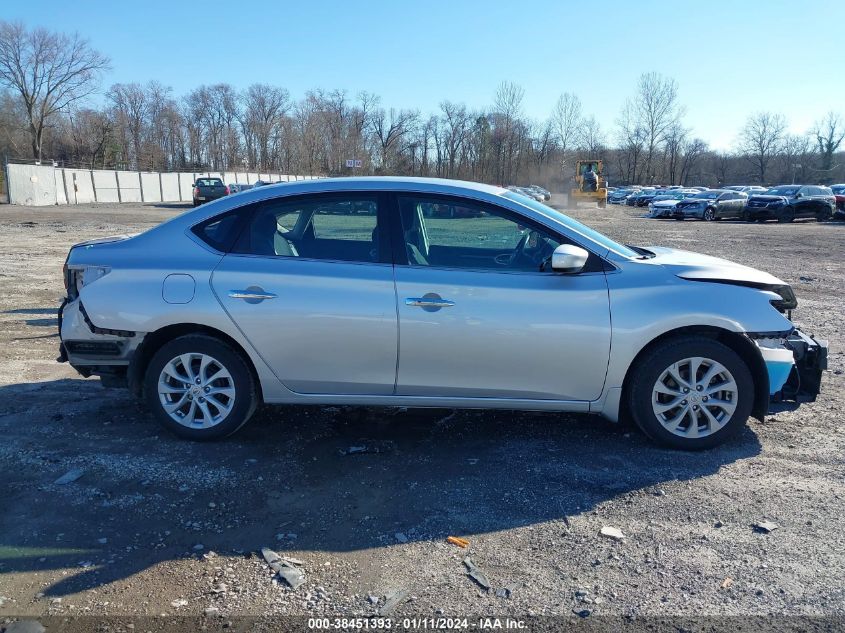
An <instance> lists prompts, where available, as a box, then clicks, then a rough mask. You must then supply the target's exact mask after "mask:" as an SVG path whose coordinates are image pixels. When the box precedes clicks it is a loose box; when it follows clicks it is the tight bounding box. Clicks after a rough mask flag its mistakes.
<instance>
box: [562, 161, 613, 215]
mask: <svg viewBox="0 0 845 633" xmlns="http://www.w3.org/2000/svg"><path fill="white" fill-rule="evenodd" d="M603 171H604V164H603V162H602V161H601V160H599V159H596V158H590V159H587V160H579V161H576V162H575V186H574V187H572V189H571V190H570V192H569V204H572V205H577V204H578V203H579V202H592V201H593V200H595V202H596V204H597V205H598V206H599V207H600V208H604V207H606V206H607V180H606V179H605V177H604V174H603Z"/></svg>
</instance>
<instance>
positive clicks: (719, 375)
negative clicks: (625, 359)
mask: <svg viewBox="0 0 845 633" xmlns="http://www.w3.org/2000/svg"><path fill="white" fill-rule="evenodd" d="M632 372H633V373H632V378H631V380H630V384H628V385H627V388H626V399H627V404H628V407H629V410H630V412H631V414H632V416H633V418H634V421H635V422H636V423H637V425H638V426H639V427H640V428H641V429H642V430H643V432H644V433H645V434H646V435H648V436H649V437H651V438H652V439H653V440H655V441H657V442H659V443H660V444H663V445H664V446H669V447H671V448H678V449H682V450H700V449H706V448H712V447H714V446H717V445H719V444H721V443H722V442H724V441H725V440H726V439H728V438H729V437H731V436H732V435H734V434H736V433H737V432H738V431H739V430H740V429H741V428H742V427H743V425H744V424H745V422H746V420H747V419H748V416H749V415H750V414H751V409H752V406H753V402H754V381H753V378H752V376H751V372H750V370H749V369H748V366H747V365H746V364H745V361H743V360H742V358H741V357H740V356H739V354H737V353H736V352H735V351H733V350H732V349H731V348H729V347H727V346H726V345H724V344H722V343H720V342H719V341H716V340H713V339H710V338H706V337H701V336H685V337H679V338H673V339H669V340H666V341H664V342H663V343H661V344H659V345H657V346H656V347H655V348H654V349H652V350H650V351H649V352H648V353H647V354H646V355H645V356H644V357H643V358H641V359H640V360H639V362H638V363H637V366H636V367H634V368H633V369H632Z"/></svg>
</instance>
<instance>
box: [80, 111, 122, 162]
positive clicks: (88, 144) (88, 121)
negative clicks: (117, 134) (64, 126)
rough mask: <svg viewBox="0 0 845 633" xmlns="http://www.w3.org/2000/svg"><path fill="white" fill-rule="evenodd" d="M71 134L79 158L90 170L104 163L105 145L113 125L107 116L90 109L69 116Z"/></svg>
mask: <svg viewBox="0 0 845 633" xmlns="http://www.w3.org/2000/svg"><path fill="white" fill-rule="evenodd" d="M70 126H71V133H72V135H73V140H74V142H75V144H76V151H77V152H78V154H79V157H80V158H84V161H85V162H86V163H87V164H88V166H89V168H90V169H94V168H95V167H96V166H97V160H98V159H100V162H99V164H100V165H104V164H105V162H106V154H107V147H106V146H107V144H108V143H109V142H110V141H111V140H112V133H113V131H114V130H113V125H112V122H111V120H110V119H109V117H108V116H106V115H105V114H103V113H102V112H98V111H97V110H91V109H82V110H79V111H77V112H75V113H74V114H72V115H71V116H70Z"/></svg>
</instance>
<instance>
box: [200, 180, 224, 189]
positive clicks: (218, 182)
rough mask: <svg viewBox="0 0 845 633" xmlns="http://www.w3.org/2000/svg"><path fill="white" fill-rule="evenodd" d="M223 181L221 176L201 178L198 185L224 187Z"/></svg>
mask: <svg viewBox="0 0 845 633" xmlns="http://www.w3.org/2000/svg"><path fill="white" fill-rule="evenodd" d="M222 186H223V181H222V180H220V179H219V178H199V179H197V187H222Z"/></svg>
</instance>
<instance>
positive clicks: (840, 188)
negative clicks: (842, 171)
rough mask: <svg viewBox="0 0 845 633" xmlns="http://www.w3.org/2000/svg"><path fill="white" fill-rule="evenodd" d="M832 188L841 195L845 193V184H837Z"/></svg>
mask: <svg viewBox="0 0 845 633" xmlns="http://www.w3.org/2000/svg"><path fill="white" fill-rule="evenodd" d="M830 190H831V191H833V193H835V194H836V195H837V196H841V195H842V194H845V185H837V186H836V187H831V188H830Z"/></svg>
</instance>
